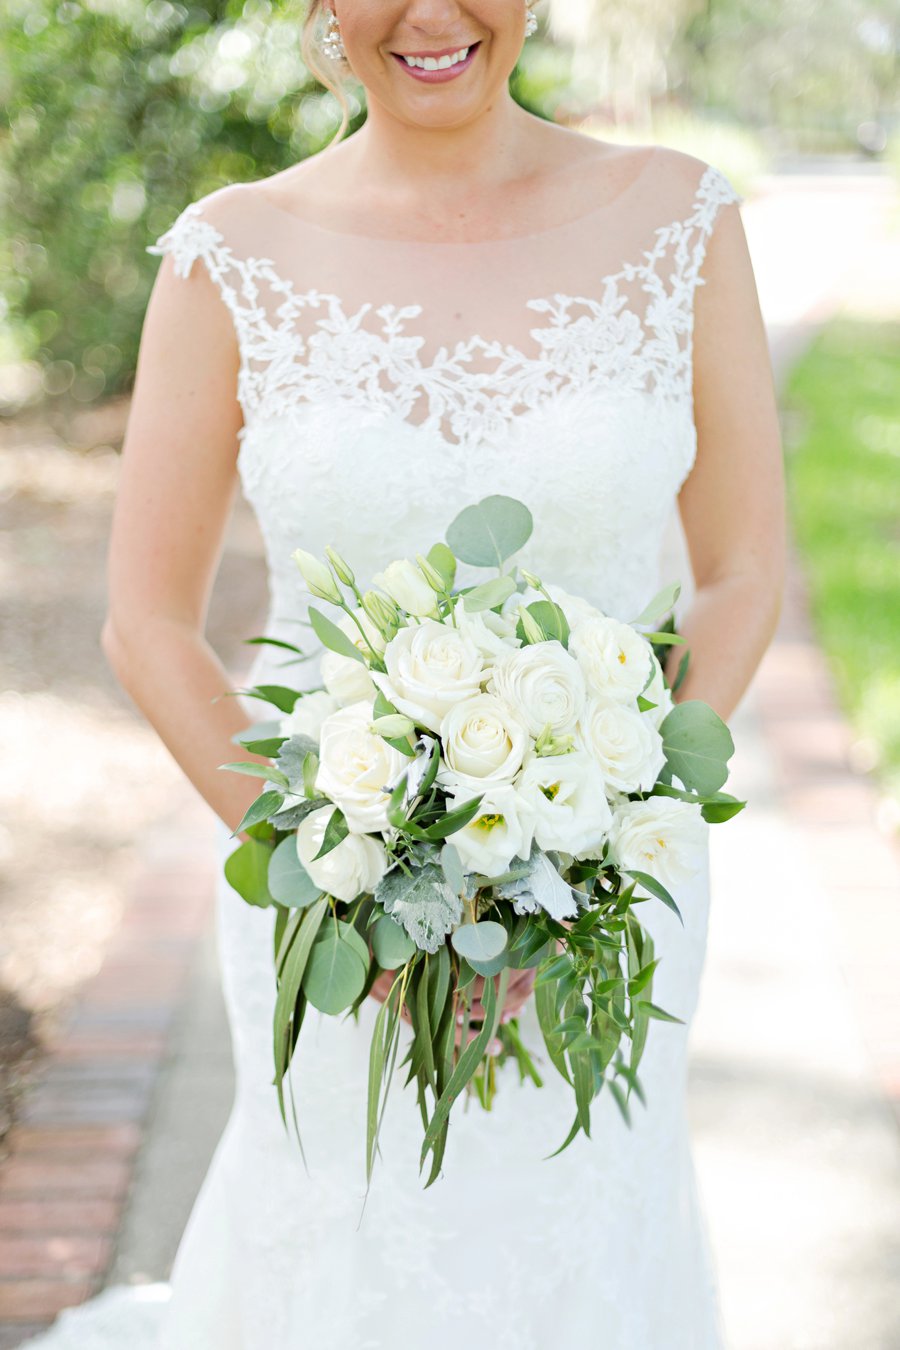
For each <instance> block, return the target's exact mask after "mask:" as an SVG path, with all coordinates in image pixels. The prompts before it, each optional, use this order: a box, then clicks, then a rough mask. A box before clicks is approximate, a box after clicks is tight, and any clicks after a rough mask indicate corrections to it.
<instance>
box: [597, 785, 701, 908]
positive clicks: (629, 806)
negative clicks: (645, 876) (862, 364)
mask: <svg viewBox="0 0 900 1350" xmlns="http://www.w3.org/2000/svg"><path fill="white" fill-rule="evenodd" d="M609 839H610V856H611V858H612V860H613V862H615V863H616V864H617V865H618V866H619V867H633V868H634V869H635V871H638V872H648V873H649V874H650V876H652V877H653V878H654V879H655V880H656V881H660V882H662V884H663V886H665V887H666V888H667V889H669V888H671V887H673V886H678V885H679V883H681V882H683V881H687V880H689V879H690V878H691V877H692V876H694V874H695V873H696V872H697V871H698V870H699V869H700V866H701V864H702V862H703V850H704V849H705V848H706V847H707V846H708V842H709V825H708V823H707V822H706V821H705V820H704V819H703V813H702V808H701V807H700V806H698V804H697V803H696V802H683V801H680V800H679V799H678V798H677V797H648V798H647V800H646V801H643V802H625V803H624V804H623V805H622V806H620V807H619V808H618V809H617V810H616V811H615V812H614V813H613V821H612V827H611V829H610V835H609Z"/></svg>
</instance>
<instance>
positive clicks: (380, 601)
mask: <svg viewBox="0 0 900 1350" xmlns="http://www.w3.org/2000/svg"><path fill="white" fill-rule="evenodd" d="M362 606H363V609H364V610H365V612H366V614H368V616H369V618H370V619H371V620H372V622H373V623H374V625H375V627H376V628H377V629H378V631H379V632H380V633H381V634H382V636H383V637H385V638H387V639H388V640H390V639H391V638H392V637H393V636H394V634H395V633H396V631H397V629H398V628H399V627H400V611H399V610H398V609H397V606H396V605H395V604H394V603H393V601H392V600H388V599H387V598H386V596H383V595H380V594H379V592H378V591H366V592H365V594H364V595H363V598H362Z"/></svg>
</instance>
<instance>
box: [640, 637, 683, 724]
mask: <svg viewBox="0 0 900 1350" xmlns="http://www.w3.org/2000/svg"><path fill="white" fill-rule="evenodd" d="M651 657H652V659H653V679H652V680H651V681H650V683H649V685H648V686H647V688H646V689H645V690H644V691H643V693H644V698H646V699H649V701H650V702H651V703H655V704H656V707H655V708H647V709H646V711H645V712H644V716H645V717H649V719H650V721H651V722H652V723H653V725H654V726H655V727H656V729H657V730H659V727H660V725H661V723H662V722H663V720H664V719H665V718H666V717H668V715H669V713H670V712H671V711H672V709H673V707H674V706H675V700H674V699H673V698H672V691H671V689H669V688H667V687H666V683H665V681H664V679H663V669H662V666H661V665H660V663H659V660H658V658H657V655H656V653H655V652H651Z"/></svg>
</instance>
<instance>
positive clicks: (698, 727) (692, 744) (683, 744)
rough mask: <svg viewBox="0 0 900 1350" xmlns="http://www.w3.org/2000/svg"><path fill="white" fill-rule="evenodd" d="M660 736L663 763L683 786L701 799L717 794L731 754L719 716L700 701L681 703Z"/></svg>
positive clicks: (731, 743)
mask: <svg viewBox="0 0 900 1350" xmlns="http://www.w3.org/2000/svg"><path fill="white" fill-rule="evenodd" d="M659 732H660V735H661V736H662V740H663V749H664V751H665V756H666V763H667V765H668V767H669V769H670V770H671V772H672V773H674V774H675V775H676V777H677V778H679V779H680V781H681V782H682V783H683V784H684V786H685V787H686V788H693V789H694V790H695V791H696V792H699V793H701V794H702V795H704V796H705V795H707V794H709V793H711V792H716V791H718V789H719V788H720V787H721V786H722V784H723V783H724V782H725V780H726V779H727V777H728V766H727V760H728V759H729V758H730V757H731V755H733V754H734V741H733V739H732V736H731V732H730V731H729V730H728V727H727V726H726V725H725V723H724V722H723V721H722V719H721V717H720V716H719V715H718V713H717V712H715V711H714V710H713V709H712V708H711V707H710V706H709V704H708V703H704V702H702V701H701V700H700V699H687V700H683V701H682V702H681V703H676V704H675V706H674V707H673V708H672V709H671V711H670V712H668V713H667V714H666V716H665V717H664V718H663V721H662V722H661V724H660V727H659Z"/></svg>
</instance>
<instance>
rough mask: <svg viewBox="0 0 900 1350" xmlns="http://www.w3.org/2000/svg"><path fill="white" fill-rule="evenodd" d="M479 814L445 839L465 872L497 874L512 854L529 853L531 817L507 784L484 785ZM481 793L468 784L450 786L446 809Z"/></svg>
mask: <svg viewBox="0 0 900 1350" xmlns="http://www.w3.org/2000/svg"><path fill="white" fill-rule="evenodd" d="M483 791H484V796H483V797H482V801H481V806H480V807H479V811H478V815H477V816H476V817H475V818H474V820H470V821H469V823H468V825H464V826H463V827H462V829H461V830H455V831H454V832H453V834H451V835H449V836H448V838H449V839H450V840H451V841H452V843H453V846H454V848H455V849H456V850H457V852H458V853H459V856H460V858H461V859H462V865H463V867H464V869H465V870H466V871H467V872H481V873H483V874H484V875H485V876H499V875H500V873H501V872H505V871H507V870H508V868H509V866H510V864H511V863H512V861H513V859H514V858H515V857H519V858H527V857H528V856H529V855H530V853H531V838H532V820H531V815H530V812H529V810H528V804H527V802H524V801H522V800H521V799H520V797H519V794H518V793H517V791H516V789H515V788H514V787H512V786H511V785H510V784H508V783H491V784H489V785H488V786H487V787H486V788H484V790H483ZM480 796H482V789H481V788H478V789H475V790H473V789H472V788H471V787H468V786H460V787H456V788H452V789H451V790H450V792H449V794H448V800H447V809H448V810H453V809H454V808H455V807H458V806H462V805H463V804H464V803H465V802H468V801H471V799H472V798H473V797H480Z"/></svg>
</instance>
